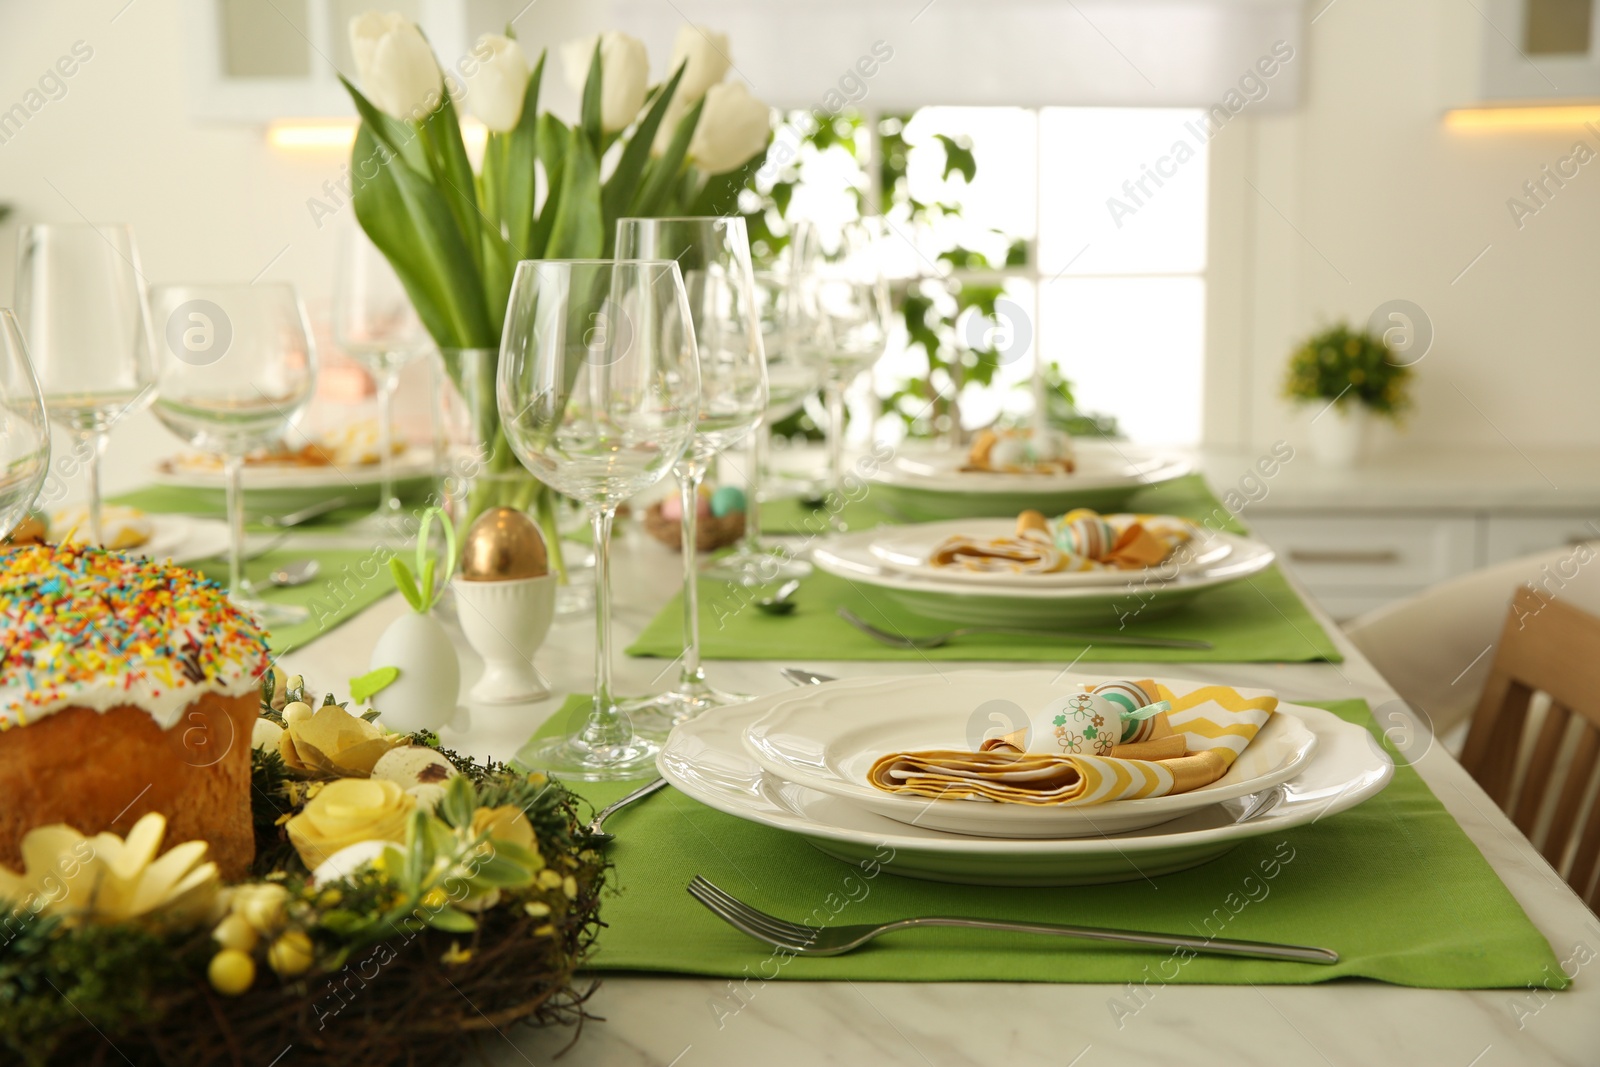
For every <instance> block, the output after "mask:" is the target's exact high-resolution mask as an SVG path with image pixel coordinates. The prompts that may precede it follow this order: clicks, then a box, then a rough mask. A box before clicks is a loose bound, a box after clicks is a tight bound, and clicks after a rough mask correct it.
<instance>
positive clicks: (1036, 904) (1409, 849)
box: [551, 697, 1566, 1012]
mask: <svg viewBox="0 0 1600 1067" xmlns="http://www.w3.org/2000/svg"><path fill="white" fill-rule="evenodd" d="M587 699H588V698H587V697H583V698H579V699H577V700H576V701H569V706H568V709H564V710H568V711H570V710H571V709H572V708H573V707H575V706H576V705H579V704H583V703H585V702H586V701H587ZM1320 706H1322V707H1325V708H1328V709H1329V710H1330V711H1333V712H1334V713H1335V714H1337V715H1339V716H1340V717H1341V718H1344V719H1346V720H1349V721H1351V722H1356V723H1360V724H1362V725H1364V726H1365V727H1366V728H1367V729H1368V730H1371V731H1372V733H1373V734H1374V735H1375V736H1377V737H1378V738H1379V740H1380V742H1381V741H1382V738H1381V734H1380V732H1379V731H1378V729H1377V728H1376V726H1375V725H1374V724H1373V721H1372V716H1371V714H1370V712H1369V711H1368V710H1367V706H1366V705H1365V704H1364V703H1363V702H1361V701H1359V700H1346V701H1337V702H1333V703H1325V704H1321V705H1320ZM571 721H572V717H571V716H570V715H568V714H561V715H556V716H553V717H552V719H551V723H552V724H555V723H570V722H571ZM1389 751H1390V755H1391V756H1394V758H1395V762H1396V764H1397V767H1396V769H1395V778H1394V781H1393V782H1392V783H1391V784H1390V785H1389V787H1388V788H1387V789H1386V790H1384V791H1383V792H1382V793H1380V794H1379V795H1378V796H1376V797H1374V798H1372V799H1371V800H1368V801H1367V802H1366V803H1364V804H1361V805H1359V806H1357V807H1355V808H1353V809H1351V810H1350V811H1347V812H1344V813H1342V814H1339V815H1334V816H1329V817H1328V818H1326V819H1323V820H1321V821H1319V822H1316V823H1313V824H1310V825H1307V826H1301V827H1297V828H1295V829H1292V830H1287V831H1284V832H1283V833H1281V834H1271V835H1268V836H1265V837H1262V838H1256V839H1253V840H1250V841H1245V842H1243V843H1241V844H1240V845H1239V847H1237V848H1235V849H1234V850H1233V851H1232V852H1230V853H1228V854H1227V855H1225V856H1222V857H1221V858H1219V859H1216V860H1213V861H1211V862H1210V863H1207V864H1205V865H1203V866H1201V867H1197V868H1194V869H1192V870H1189V871H1182V872H1179V873H1177V874H1169V875H1163V876H1161V877H1158V878H1154V879H1148V880H1145V881H1132V882H1122V883H1118V884H1115V885H1106V886H1085V887H1076V888H1057V889H1006V888H992V887H978V886H959V885H946V884H942V883H937V882H924V881H918V880H916V879H911V878H898V877H894V876H893V874H892V872H893V870H894V865H893V863H892V862H890V863H888V864H887V865H885V866H884V867H883V868H882V871H881V872H880V873H878V874H877V876H876V877H868V876H867V875H866V874H865V873H864V872H863V870H862V869H861V868H860V867H859V866H858V865H856V864H850V863H845V862H842V861H839V860H835V859H832V858H830V857H828V856H825V855H823V854H822V853H821V852H818V851H816V850H815V849H813V848H812V847H811V846H810V845H808V844H806V843H805V842H804V841H802V840H800V839H799V838H798V837H795V836H793V835H791V834H787V833H784V832H782V831H779V830H774V829H771V828H768V827H764V826H758V825H756V824H754V823H747V822H743V821H741V820H739V819H735V818H733V817H732V816H729V815H723V814H721V813H720V812H717V811H713V810H712V809H710V808H708V807H705V806H704V805H701V804H699V803H696V802H695V801H693V800H690V799H689V798H688V797H686V796H684V795H683V794H682V793H679V792H678V791H677V790H675V789H667V790H665V791H664V792H662V793H661V794H659V795H658V796H655V797H652V798H650V799H649V800H646V801H644V802H642V803H641V804H639V805H638V806H637V807H634V808H630V809H629V810H627V811H625V812H623V813H622V814H620V815H618V816H617V817H616V818H615V819H614V820H613V821H612V822H611V823H610V824H609V825H608V827H607V828H608V829H610V830H612V831H614V832H615V833H616V834H617V840H616V842H615V843H614V844H612V845H611V846H610V848H611V853H610V855H611V858H612V859H613V860H614V861H615V863H616V869H615V872H614V876H613V879H614V885H615V886H616V887H617V890H618V891H617V892H614V893H609V894H607V896H606V897H605V898H604V902H603V904H602V910H601V915H602V917H603V918H604V920H605V922H606V929H605V930H604V931H602V933H601V935H600V941H599V945H598V948H597V951H596V953H595V955H594V956H593V958H592V959H591V961H590V966H591V967H592V968H593V969H595V970H602V971H663V972H673V973H680V974H694V975H709V976H715V977H727V978H736V979H743V978H749V977H757V979H758V981H759V980H760V979H761V978H769V977H776V978H786V979H825V980H846V979H848V980H854V981H897V982H904V981H952V982H955V981H997V982H1000V981H1006V982H1093V983H1102V984H1119V985H1120V984H1121V983H1124V982H1134V983H1144V982H1147V981H1148V982H1151V983H1153V984H1154V985H1160V984H1164V983H1167V982H1174V983H1183V984H1242V983H1246V982H1249V983H1255V984H1272V983H1276V984H1286V985H1290V984H1292V985H1299V984H1306V983H1313V982H1325V981H1328V980H1330V979H1334V978H1350V977H1362V978H1372V979H1377V980H1379V981H1383V982H1392V983H1394V984H1396V985H1409V986H1425V987H1431V988H1441V989H1489V988H1522V987H1524V986H1526V985H1528V984H1529V983H1538V984H1541V985H1542V984H1543V983H1546V982H1550V983H1551V984H1550V988H1556V987H1557V984H1558V983H1559V984H1561V985H1564V984H1566V983H1565V982H1564V980H1563V979H1562V978H1561V970H1560V966H1559V964H1558V962H1557V959H1556V956H1555V955H1554V953H1553V952H1552V951H1551V949H1550V945H1549V943H1548V942H1547V941H1546V940H1545V938H1544V936H1543V935H1542V934H1540V932H1539V931H1538V929H1537V928H1535V927H1534V925H1533V923H1532V922H1530V921H1529V920H1528V917H1527V915H1526V914H1524V913H1523V911H1522V908H1521V907H1520V906H1519V905H1518V904H1517V902H1516V900H1515V899H1514V898H1513V897H1512V896H1511V894H1510V892H1509V891H1508V890H1507V889H1506V887H1505V885H1504V884H1502V883H1501V881H1500V879H1499V877H1498V876H1497V875H1496V874H1495V872H1494V871H1493V869H1492V868H1490V866H1489V864H1488V863H1487V861H1485V860H1484V858H1483V856H1482V854H1480V853H1479V852H1478V850H1477V848H1476V847H1475V846H1474V845H1473V844H1472V842H1471V841H1470V840H1469V839H1468V838H1467V836H1466V834H1465V833H1464V832H1463V831H1462V829H1461V827H1460V826H1459V825H1457V823H1456V821H1455V820H1454V819H1452V818H1451V817H1450V815H1449V813H1447V812H1446V811H1445V809H1444V807H1443V806H1442V805H1441V804H1440V803H1439V801H1438V799H1437V798H1436V797H1434V795H1433V793H1432V792H1431V791H1430V790H1429V789H1428V787H1427V785H1426V784H1425V783H1424V782H1423V781H1422V779H1421V778H1420V777H1419V776H1418V775H1417V773H1416V771H1414V770H1413V769H1412V768H1411V767H1410V766H1408V765H1406V764H1405V763H1404V762H1402V761H1401V759H1400V757H1399V756H1398V754H1397V753H1395V752H1394V751H1393V749H1392V748H1391V749H1390V750H1389ZM637 784H638V783H636V782H635V783H609V784H604V785H587V784H584V785H580V786H579V787H578V788H579V791H580V792H581V793H582V794H583V796H584V797H585V798H586V799H587V800H589V801H590V802H591V803H593V804H594V805H595V806H596V807H598V806H600V805H603V804H606V803H609V802H611V801H613V800H615V799H617V798H618V797H620V796H622V795H623V794H624V793H625V792H627V791H628V790H630V789H632V788H633V787H634V786H636V785H637ZM697 874H699V875H704V876H705V877H707V878H709V879H711V881H713V882H715V883H717V884H718V885H719V886H721V887H722V888H724V889H726V890H728V891H729V892H730V893H733V894H734V895H736V896H738V897H741V898H743V899H745V900H746V901H748V902H749V903H750V904H752V905H754V906H755V907H758V908H761V909H763V910H765V911H769V912H772V913H774V914H776V915H779V916H782V917H785V918H790V919H795V920H800V919H803V918H805V917H806V916H809V915H812V914H813V912H814V910H815V909H817V908H819V907H820V908H824V909H825V912H826V911H832V912H835V913H836V918H835V919H834V920H833V921H834V922H836V923H839V924H847V923H866V922H880V921H885V920H888V919H893V918H902V917H905V916H909V915H935V914H945V915H974V916H986V917H993V918H1010V919H1034V920H1039V921H1044V922H1080V923H1086V924H1090V925H1097V926H1120V927H1128V928H1133V929H1146V930H1170V931H1173V932H1180V933H1199V934H1200V935H1201V936H1205V935H1206V933H1207V930H1208V929H1209V930H1210V932H1211V933H1212V934H1215V935H1218V936H1223V937H1230V938H1242V939H1246V940H1258V941H1279V942H1291V943H1297V944H1307V945H1319V946H1325V947H1329V948H1333V949H1336V950H1337V951H1338V952H1339V953H1340V955H1341V957H1342V959H1341V961H1340V962H1339V963H1338V964H1335V965H1333V966H1319V965H1316V964H1302V963H1275V962H1269V961H1260V960H1239V959H1224V958H1220V957H1207V956H1196V957H1194V958H1192V959H1189V960H1186V961H1185V960H1181V959H1178V960H1174V959H1173V958H1172V955H1171V953H1169V952H1168V951H1166V950H1153V951H1140V950H1138V949H1130V948H1112V947H1106V946H1101V945H1097V944H1095V943H1093V942H1088V941H1074V940H1070V939H1055V938H1046V937H1038V936H1028V935H1022V934H1003V933H996V932H992V931H975V930H957V929H929V930H918V931H907V932H903V933H899V934H891V935H889V936H888V937H886V938H884V939H883V940H881V941H878V942H875V943H874V944H872V945H870V946H868V947H866V948H862V949H859V950H857V951H856V952H854V953H851V954H849V955H845V956H835V957H830V958H823V959H801V958H794V959H790V960H787V961H783V960H781V959H780V958H779V957H776V956H774V955H773V953H772V950H771V949H769V948H767V947H766V946H763V945H761V944H760V943H758V942H756V941H754V940H752V939H750V938H748V937H746V936H745V935H743V934H741V933H739V932H738V931H736V930H734V929H733V928H732V927H730V926H727V925H726V924H724V923H723V922H722V920H720V919H718V918H716V917H715V916H713V915H712V914H711V913H710V912H709V911H707V910H706V909H705V908H704V907H702V906H701V905H700V904H699V903H698V902H696V901H695V900H694V899H693V898H691V897H690V896H689V895H688V893H687V892H685V887H686V886H687V885H688V883H689V880H690V879H691V878H692V877H693V876H694V875H697ZM1207 919H1209V920H1210V924H1209V926H1203V925H1202V924H1203V923H1204V922H1205V920H1207ZM1218 927H1221V929H1218ZM1139 1006H1140V1005H1139V1003H1138V1002H1137V1001H1129V1002H1128V1003H1126V1004H1124V1005H1123V1008H1124V1010H1126V1011H1130V1012H1132V1011H1137V1010H1138V1008H1139ZM726 1007H727V1010H729V1011H734V1010H737V1008H738V1007H739V1004H738V1002H737V1001H734V1000H731V999H730V1001H729V1003H728V1004H727V1006H726ZM1113 1010H1114V1009H1113Z"/></svg>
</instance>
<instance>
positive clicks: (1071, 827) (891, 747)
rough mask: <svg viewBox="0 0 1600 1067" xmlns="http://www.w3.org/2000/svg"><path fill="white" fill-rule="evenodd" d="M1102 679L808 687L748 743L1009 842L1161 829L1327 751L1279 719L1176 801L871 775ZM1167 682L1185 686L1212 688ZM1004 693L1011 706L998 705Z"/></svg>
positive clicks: (1007, 723)
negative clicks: (1026, 797)
mask: <svg viewBox="0 0 1600 1067" xmlns="http://www.w3.org/2000/svg"><path fill="white" fill-rule="evenodd" d="M1097 681H1098V679H1096V680H1088V679H1085V678H1084V677H1082V676H1081V675H1068V674H1062V673H1061V672H1059V671H1047V670H1046V671H1040V670H1032V671H996V670H972V671H946V672H944V673H943V674H941V675H920V676H917V677H913V678H884V679H879V680H878V681H876V682H874V683H871V684H867V685H861V686H852V687H849V688H845V687H834V686H806V687H804V688H802V689H799V690H796V691H795V692H793V693H790V694H788V695H786V696H785V697H783V698H782V699H780V700H779V701H778V702H777V703H776V704H775V705H773V707H772V710H771V711H769V712H768V713H767V714H766V715H765V716H764V717H763V718H762V719H761V720H760V721H759V722H757V723H754V724H752V725H751V727H750V729H749V730H748V731H747V732H746V734H745V748H746V749H748V750H749V752H750V755H751V756H752V757H754V759H755V761H756V762H757V763H759V764H761V766H762V768H763V769H764V770H766V771H767V772H768V773H769V774H772V775H775V776H776V777H778V778H782V779H784V780H786V781H790V782H793V783H795V784H796V785H801V786H805V787H806V788H808V789H815V790H817V791H818V792H822V793H830V794H832V795H833V796H836V797H841V798H843V799H845V800H847V801H850V802H852V803H854V804H856V805H858V806H860V807H863V808H865V809H867V810H868V811H871V812H874V813H876V814H878V815H882V816H884V817H885V818H888V819H894V820H895V821H896V822H904V823H911V824H913V825H916V826H923V827H927V828H928V829H930V830H944V831H946V832H948V833H956V834H973V835H977V836H979V837H1005V838H1020V837H1087V836H1091V835H1098V834H1108V833H1122V832H1124V831H1128V830H1139V829H1143V828H1144V827H1147V826H1154V825H1156V824H1157V823H1162V822H1167V821H1169V820H1171V819H1176V818H1177V817H1179V816H1180V815H1184V814H1187V813H1188V812H1191V811H1195V810H1197V809H1200V808H1204V807H1209V806H1211V805H1213V804H1217V803H1220V802H1222V801H1224V800H1232V799H1234V798H1235V797H1241V796H1244V795H1245V794H1247V793H1256V792H1259V791H1261V790H1263V789H1268V788H1271V787H1272V786H1275V785H1278V784H1279V783H1282V782H1286V781H1288V780H1289V779H1290V778H1293V777H1294V776H1295V775H1296V774H1298V773H1299V772H1300V770H1301V769H1302V768H1303V767H1304V766H1305V764H1306V761H1307V760H1309V759H1310V758H1311V756H1312V753H1313V752H1315V751H1316V747H1317V739H1316V736H1315V735H1314V734H1312V732H1311V731H1310V730H1308V729H1307V728H1306V727H1305V726H1304V725H1303V724H1302V723H1301V722H1300V720H1298V719H1295V718H1293V717H1291V716H1288V715H1283V714H1274V715H1273V716H1271V717H1270V718H1269V719H1268V720H1267V723H1266V725H1265V726H1264V727H1262V729H1261V731H1260V732H1259V733H1258V734H1257V735H1256V737H1255V738H1254V739H1253V740H1252V741H1251V742H1250V744H1249V746H1247V747H1246V748H1245V750H1244V752H1243V753H1241V754H1240V755H1239V758H1238V759H1236V760H1235V761H1234V763H1233V766H1232V767H1230V768H1229V769H1228V773H1227V774H1225V775H1223V776H1222V777H1221V778H1220V779H1218V780H1217V781H1215V782H1213V783H1211V784H1210V785H1208V786H1205V787H1203V788H1200V789H1195V790H1191V791H1189V792H1187V793H1177V794H1175V795H1172V796H1164V797H1146V798H1143V799H1139V800H1116V801H1111V802H1108V803H1105V804H1085V805H1073V804H1052V805H1042V806H1034V805H1029V804H997V803H994V802H992V801H986V800H965V799H951V800H935V799H929V798H927V797H919V796H909V795H903V794H899V793H888V792H885V791H884V790H882V789H879V788H877V787H876V786H874V785H872V784H871V783H870V782H869V781H868V777H867V776H868V772H869V771H870V770H871V768H872V765H873V764H874V763H876V762H877V761H878V759H879V758H880V757H882V756H885V755H888V754H889V753H891V752H914V751H920V750H926V749H955V750H957V751H971V750H973V749H975V748H977V746H978V745H979V744H980V743H982V741H984V740H985V739H986V738H987V737H988V736H990V735H991V734H993V733H995V732H1001V733H1004V732H1009V731H1010V730H1012V729H1017V728H1020V727H1021V726H1022V725H1023V724H1024V723H1026V722H1027V721H1028V719H1029V718H1030V717H1033V716H1037V715H1038V714H1039V713H1040V712H1041V711H1042V710H1043V709H1044V708H1045V707H1046V706H1047V705H1048V704H1049V703H1050V702H1051V701H1053V700H1056V699H1058V698H1060V697H1064V696H1068V695H1071V694H1073V693H1081V692H1085V691H1086V690H1087V689H1089V688H1092V687H1093V686H1094V685H1095V684H1096V682H1097ZM1156 681H1158V682H1161V683H1162V684H1164V685H1166V686H1168V687H1169V688H1171V689H1174V690H1184V691H1186V690H1188V689H1193V688H1197V687H1199V686H1201V685H1204V684H1206V683H1204V682H1179V681H1174V680H1172V679H1156ZM997 700H999V701H1005V702H1007V703H1008V704H1009V705H1010V709H1011V710H1009V711H1000V710H995V708H994V702H995V701H997ZM991 717H993V719H992V721H991ZM1012 720H1015V721H1012Z"/></svg>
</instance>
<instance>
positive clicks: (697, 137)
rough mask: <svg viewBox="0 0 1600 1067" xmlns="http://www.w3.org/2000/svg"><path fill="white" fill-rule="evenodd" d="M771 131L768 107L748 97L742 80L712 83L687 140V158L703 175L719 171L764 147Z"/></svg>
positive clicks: (770, 115)
mask: <svg viewBox="0 0 1600 1067" xmlns="http://www.w3.org/2000/svg"><path fill="white" fill-rule="evenodd" d="M771 132H772V109H771V108H769V107H767V105H766V104H763V103H762V102H761V101H759V100H757V99H756V98H755V97H753V96H751V95H750V90H749V89H746V88H745V85H744V82H726V83H724V84H722V85H713V86H712V87H711V88H710V89H708V90H706V106H705V110H703V111H701V112H700V122H699V124H698V125H697V126H695V128H694V137H693V139H691V140H690V141H689V158H690V159H691V160H692V161H693V162H694V164H695V166H697V167H699V168H700V169H701V170H703V171H705V172H706V173H707V174H722V173H723V172H725V171H730V170H733V169H734V168H736V167H738V166H739V165H740V164H742V163H745V162H747V161H748V160H749V159H750V158H751V157H752V156H754V155H755V154H756V153H757V152H760V151H761V150H762V149H763V148H765V147H766V146H767V138H768V137H769V136H770V134H771Z"/></svg>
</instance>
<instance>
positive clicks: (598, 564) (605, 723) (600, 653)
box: [581, 506, 629, 747]
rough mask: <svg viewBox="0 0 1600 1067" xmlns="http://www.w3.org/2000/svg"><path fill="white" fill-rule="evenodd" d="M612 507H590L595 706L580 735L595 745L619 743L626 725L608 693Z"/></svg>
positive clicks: (614, 510)
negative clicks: (592, 546) (592, 565)
mask: <svg viewBox="0 0 1600 1067" xmlns="http://www.w3.org/2000/svg"><path fill="white" fill-rule="evenodd" d="M616 513H617V512H616V508H615V507H610V506H607V507H598V508H591V509H590V510H589V521H590V523H591V524H592V525H593V527H594V708H593V710H591V711H590V713H589V722H588V724H587V725H586V726H584V728H583V733H582V735H581V736H582V738H583V740H584V741H586V742H587V743H588V744H590V745H592V746H595V747H602V746H612V745H619V744H622V743H623V742H624V741H626V740H627V739H628V732H629V731H628V728H627V726H626V725H625V724H624V723H623V721H622V716H621V715H620V714H619V713H618V711H617V703H616V700H615V699H614V698H613V697H612V695H611V523H612V520H613V519H614V518H615V517H616Z"/></svg>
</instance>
